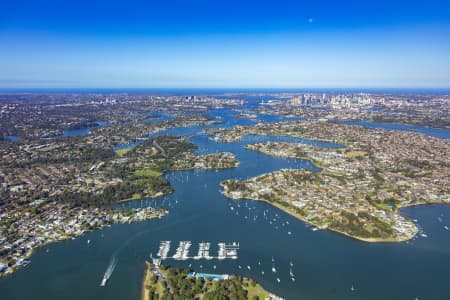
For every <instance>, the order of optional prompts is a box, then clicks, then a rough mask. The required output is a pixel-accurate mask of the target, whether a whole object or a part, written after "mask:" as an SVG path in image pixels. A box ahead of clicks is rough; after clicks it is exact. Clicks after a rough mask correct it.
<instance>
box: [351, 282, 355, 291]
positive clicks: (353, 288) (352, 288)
mask: <svg viewBox="0 0 450 300" xmlns="http://www.w3.org/2000/svg"><path fill="white" fill-rule="evenodd" d="M350 290H351V291H352V292H354V291H356V289H355V287H354V286H353V284H352V287H351V288H350Z"/></svg>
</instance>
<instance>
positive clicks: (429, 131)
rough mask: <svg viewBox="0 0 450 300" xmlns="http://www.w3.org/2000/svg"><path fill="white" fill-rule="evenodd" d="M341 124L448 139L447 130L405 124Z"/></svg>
mask: <svg viewBox="0 0 450 300" xmlns="http://www.w3.org/2000/svg"><path fill="white" fill-rule="evenodd" d="M342 123H344V124H349V125H361V126H365V127H368V128H380V129H389V130H400V131H408V132H417V133H423V134H426V135H430V136H434V137H437V138H442V139H449V138H450V130H448V129H439V128H430V127H423V126H416V125H406V124H396V123H376V122H368V121H345V122H342Z"/></svg>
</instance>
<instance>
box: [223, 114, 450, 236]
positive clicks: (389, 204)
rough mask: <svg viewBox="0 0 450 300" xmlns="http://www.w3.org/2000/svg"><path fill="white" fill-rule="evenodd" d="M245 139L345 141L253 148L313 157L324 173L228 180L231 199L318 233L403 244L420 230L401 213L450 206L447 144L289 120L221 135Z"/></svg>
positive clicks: (226, 185) (417, 136)
mask: <svg viewBox="0 0 450 300" xmlns="http://www.w3.org/2000/svg"><path fill="white" fill-rule="evenodd" d="M245 134H262V135H283V136H291V137H297V138H307V139H310V142H311V143H314V140H316V141H324V140H326V141H328V142H333V143H340V144H343V146H342V147H334V148H321V147H318V146H310V145H306V144H303V143H295V142H267V143H259V144H250V145H247V146H246V148H247V149H249V150H254V151H258V152H261V153H264V154H267V155H274V156H280V157H292V158H302V159H308V160H311V161H312V162H314V163H315V164H316V165H318V166H319V167H321V168H322V170H321V171H320V172H311V171H304V170H280V171H276V172H272V173H269V174H263V175H260V176H257V177H254V178H250V179H247V180H244V181H237V180H226V181H223V182H222V183H221V185H222V186H223V187H224V191H223V193H224V194H225V195H226V196H227V197H230V198H233V199H239V198H247V199H254V200H262V201H266V202H268V203H270V204H272V205H275V206H277V207H279V208H280V209H283V210H285V211H286V212H288V213H290V214H292V215H294V216H296V217H297V218H299V219H301V220H303V221H306V222H308V223H310V224H312V225H314V226H316V227H317V228H322V229H325V228H327V229H330V230H333V231H336V232H340V233H342V234H345V235H348V236H351V237H353V238H356V239H359V240H362V241H367V242H399V241H405V240H409V239H411V238H412V237H414V236H415V235H416V234H417V232H418V228H417V227H416V225H415V224H414V223H413V222H412V221H410V220H408V219H407V218H405V217H403V216H401V215H400V214H399V211H398V210H399V208H401V207H405V206H411V205H418V204H424V203H450V196H449V195H450V192H449V189H448V185H447V179H448V176H449V175H450V163H449V159H448V155H447V154H446V153H449V152H450V143H449V141H447V140H443V139H438V138H433V137H428V136H425V135H421V134H417V133H409V132H400V131H388V130H379V129H369V128H364V127H361V126H351V125H343V124H335V123H330V122H302V121H298V122H286V123H278V124H264V125H260V126H248V127H244V126H241V127H235V128H232V129H227V130H219V131H217V132H216V139H217V140H220V141H233V140H239V139H241V138H242V136H243V135H245Z"/></svg>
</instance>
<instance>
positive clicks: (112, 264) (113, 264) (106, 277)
mask: <svg viewBox="0 0 450 300" xmlns="http://www.w3.org/2000/svg"><path fill="white" fill-rule="evenodd" d="M116 265H117V258H116V256H115V255H113V256H112V257H111V260H110V261H109V265H108V267H107V268H106V271H105V274H104V275H103V279H102V282H101V283H100V286H105V285H106V282H107V281H108V280H109V278H110V277H111V275H112V273H113V272H114V269H115V268H116Z"/></svg>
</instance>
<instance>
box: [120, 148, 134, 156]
mask: <svg viewBox="0 0 450 300" xmlns="http://www.w3.org/2000/svg"><path fill="white" fill-rule="evenodd" d="M132 149H133V148H124V149H119V150H116V154H117V155H119V156H124V155H125V154H127V153H128V152H130V151H131V150H132Z"/></svg>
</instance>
